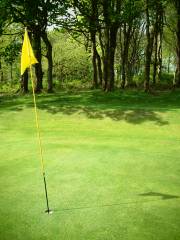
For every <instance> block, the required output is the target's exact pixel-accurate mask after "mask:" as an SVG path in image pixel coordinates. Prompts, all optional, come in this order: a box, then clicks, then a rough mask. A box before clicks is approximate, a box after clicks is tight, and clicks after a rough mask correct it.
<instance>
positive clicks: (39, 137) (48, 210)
mask: <svg viewBox="0 0 180 240" xmlns="http://www.w3.org/2000/svg"><path fill="white" fill-rule="evenodd" d="M30 75H31V83H32V91H33V101H34V113H35V120H36V129H37V137H38V142H39V152H40V159H41V170H42V176H43V180H44V190H45V196H46V205H47V209H46V211H45V212H47V213H50V212H51V210H50V208H49V200H48V192H47V184H46V174H45V167H44V159H43V151H42V140H41V134H40V127H39V117H38V112H37V105H36V95H35V88H34V81H33V75H32V66H31V65H30Z"/></svg>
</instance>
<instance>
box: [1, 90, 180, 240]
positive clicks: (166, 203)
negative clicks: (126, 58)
mask: <svg viewBox="0 0 180 240" xmlns="http://www.w3.org/2000/svg"><path fill="white" fill-rule="evenodd" d="M37 104H38V110H39V116H40V126H41V132H42V139H43V149H44V159H45V166H46V174H47V182H48V194H49V201H50V207H51V208H52V209H53V214H52V215H49V216H48V215H47V214H45V213H44V210H45V207H46V204H45V198H44V197H45V196H44V187H43V179H42V176H41V169H40V159H39V152H38V145H37V138H36V131H35V121H34V112H33V105H32V96H31V95H29V96H21V97H16V96H9V97H8V96H1V97H0V142H1V144H0V184H1V191H0V239H2V240H10V239H15V240H24V239H26V240H31V239H32V240H34V239H38V240H41V239H42V240H46V239H47V240H57V239H58V240H59V239H61V240H105V239H107V240H111V239H112V240H116V239H117V240H119V239H122V240H141V239H142V240H178V239H180V229H179V222H180V174H179V173H180V92H178V91H176V92H164V93H161V94H158V95H156V96H152V95H146V94H145V93H138V92H136V91H125V92H115V93H103V92H100V91H83V92H77V93H67V92H62V93H56V94H52V95H43V94H42V95H40V96H38V102H37Z"/></svg>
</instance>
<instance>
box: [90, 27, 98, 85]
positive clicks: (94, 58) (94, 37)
mask: <svg viewBox="0 0 180 240" xmlns="http://www.w3.org/2000/svg"><path fill="white" fill-rule="evenodd" d="M91 42H92V53H93V55H92V64H93V87H94V88H97V87H98V77H97V64H96V58H97V55H96V54H97V50H96V33H95V31H94V30H92V31H91Z"/></svg>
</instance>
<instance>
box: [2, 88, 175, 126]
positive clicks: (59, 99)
mask: <svg viewBox="0 0 180 240" xmlns="http://www.w3.org/2000/svg"><path fill="white" fill-rule="evenodd" d="M147 98H149V99H147ZM147 100H148V101H147ZM161 100H163V103H162V101H160V100H156V99H151V98H150V97H149V96H148V97H147V96H143V95H142V96H137V95H136V94H135V93H131V94H129V95H127V94H124V95H123V94H122V95H120V94H118V95H114V94H110V95H105V94H103V93H101V92H98V93H97V92H93V91H91V92H87V93H86V92H84V93H78V94H68V93H61V94H54V95H40V96H37V107H38V109H40V110H44V111H47V112H48V113H50V114H52V115H54V114H59V113H61V114H64V115H73V114H77V115H80V116H85V117H87V118H89V119H98V120H103V119H105V118H109V119H111V120H113V121H126V122H128V123H131V124H141V123H143V122H146V121H151V122H154V123H155V124H157V125H159V126H164V125H168V124H169V122H168V121H166V120H164V119H163V118H162V116H161V113H163V112H166V111H167V110H168V109H163V108H161V109H159V107H162V104H164V103H165V100H164V98H163V97H162V99H161ZM170 103H171V104H172V106H171V107H174V108H178V102H175V101H174V99H173V98H172V99H171V101H170ZM32 107H33V101H32V96H31V95H29V96H27V97H22V98H21V97H17V96H15V97H4V98H2V97H1V102H0V114H2V113H4V112H7V111H17V112H20V111H22V110H23V109H25V108H32ZM156 109H157V110H156ZM158 109H159V110H158Z"/></svg>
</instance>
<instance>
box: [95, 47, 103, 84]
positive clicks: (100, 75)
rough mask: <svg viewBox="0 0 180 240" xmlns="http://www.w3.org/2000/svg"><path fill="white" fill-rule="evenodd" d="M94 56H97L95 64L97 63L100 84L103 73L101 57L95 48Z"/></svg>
mask: <svg viewBox="0 0 180 240" xmlns="http://www.w3.org/2000/svg"><path fill="white" fill-rule="evenodd" d="M96 57H97V64H98V78H99V79H98V80H99V85H100V86H102V79H103V73H102V68H101V57H100V55H99V53H98V51H97V49H96Z"/></svg>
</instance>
